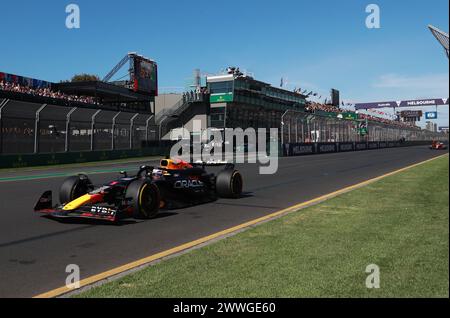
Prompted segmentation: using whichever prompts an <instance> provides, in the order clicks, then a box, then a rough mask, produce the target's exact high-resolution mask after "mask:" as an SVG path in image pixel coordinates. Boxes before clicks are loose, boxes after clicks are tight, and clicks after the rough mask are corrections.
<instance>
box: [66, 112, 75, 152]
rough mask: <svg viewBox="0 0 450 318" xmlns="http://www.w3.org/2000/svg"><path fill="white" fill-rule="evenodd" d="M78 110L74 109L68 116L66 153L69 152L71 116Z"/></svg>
mask: <svg viewBox="0 0 450 318" xmlns="http://www.w3.org/2000/svg"><path fill="white" fill-rule="evenodd" d="M76 110H77V107H74V108H72V109H71V110H70V111H69V112H68V113H67V115H66V140H65V144H64V152H69V143H70V116H72V114H73V112H74V111H76Z"/></svg>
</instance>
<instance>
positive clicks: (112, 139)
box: [111, 112, 122, 150]
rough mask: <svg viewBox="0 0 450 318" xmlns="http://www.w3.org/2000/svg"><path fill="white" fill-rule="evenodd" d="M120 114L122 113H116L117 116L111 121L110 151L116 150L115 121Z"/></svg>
mask: <svg viewBox="0 0 450 318" xmlns="http://www.w3.org/2000/svg"><path fill="white" fill-rule="evenodd" d="M120 113H122V112H118V113H117V114H115V115H114V117H113V119H112V126H111V129H112V133H111V150H115V149H116V139H115V135H116V119H117V117H119V115H120Z"/></svg>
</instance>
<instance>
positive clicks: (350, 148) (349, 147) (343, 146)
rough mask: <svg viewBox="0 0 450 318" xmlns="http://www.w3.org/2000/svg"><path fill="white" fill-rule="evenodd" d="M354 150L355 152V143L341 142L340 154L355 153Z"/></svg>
mask: <svg viewBox="0 0 450 318" xmlns="http://www.w3.org/2000/svg"><path fill="white" fill-rule="evenodd" d="M353 150H354V145H353V142H340V143H339V151H340V152H344V151H353Z"/></svg>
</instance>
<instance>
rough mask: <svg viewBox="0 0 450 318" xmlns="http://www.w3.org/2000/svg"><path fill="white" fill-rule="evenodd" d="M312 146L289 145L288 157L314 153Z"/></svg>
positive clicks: (303, 144)
mask: <svg viewBox="0 0 450 318" xmlns="http://www.w3.org/2000/svg"><path fill="white" fill-rule="evenodd" d="M314 148H315V147H314V144H307V143H302V144H297V143H296V144H290V155H291V156H301V155H307V154H312V153H314V150H315V149H314Z"/></svg>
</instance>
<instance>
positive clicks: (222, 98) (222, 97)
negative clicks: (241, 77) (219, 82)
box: [209, 93, 233, 103]
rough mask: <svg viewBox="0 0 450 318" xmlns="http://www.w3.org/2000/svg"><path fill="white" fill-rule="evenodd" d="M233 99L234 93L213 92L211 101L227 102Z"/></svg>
mask: <svg viewBox="0 0 450 318" xmlns="http://www.w3.org/2000/svg"><path fill="white" fill-rule="evenodd" d="M232 101H233V93H222V94H211V96H210V98H209V102H210V103H226V102H232Z"/></svg>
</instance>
